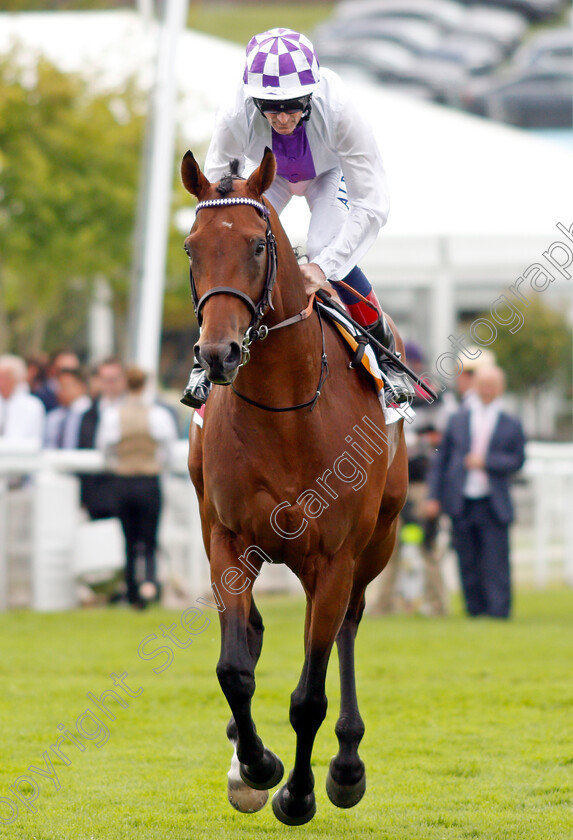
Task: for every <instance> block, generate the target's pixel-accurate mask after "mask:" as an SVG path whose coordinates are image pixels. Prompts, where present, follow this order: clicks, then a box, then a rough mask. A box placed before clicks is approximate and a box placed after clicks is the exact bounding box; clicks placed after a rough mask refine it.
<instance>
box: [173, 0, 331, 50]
mask: <svg viewBox="0 0 573 840" xmlns="http://www.w3.org/2000/svg"><path fill="white" fill-rule="evenodd" d="M333 8H334V3H331V4H328V3H319V4H312V3H311V4H306V3H273V4H270V5H267V4H258V3H246V4H244V5H242V4H241V5H236V4H232V3H222V4H219V3H217V4H215V5H213V4H210V3H191V4H190V7H189V15H188V18H187V22H188V24H189V26H190V27H191V28H192V29H197V30H198V31H199V32H206V33H207V34H208V35H215V36H217V37H218V38H226V39H227V40H229V41H236V43H237V44H241V45H242V46H245V47H246V45H247V43H248V42H249V40H250V39H251V37H252V36H253V35H256V34H257V33H258V32H264V31H265V30H266V29H272V28H274V27H276V26H285V27H288V28H289V29H295V30H297V31H298V32H304V34H305V35H309V36H312V31H313V29H314V27H315V26H316V25H317V24H318V23H320V22H321V21H323V20H326V19H327V18H329V17H330V15H331V14H332V10H333Z"/></svg>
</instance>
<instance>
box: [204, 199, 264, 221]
mask: <svg viewBox="0 0 573 840" xmlns="http://www.w3.org/2000/svg"><path fill="white" fill-rule="evenodd" d="M237 204H248V205H249V206H250V207H254V208H255V210H258V211H259V213H260V214H261V216H263V217H264V218H265V219H266V218H267V217H268V216H269V208H268V207H265V205H264V204H261V202H260V201H256V200H255V199H254V198H246V197H241V198H238V197H237V198H210V199H208V200H207V201H200V202H199V204H197V206H196V207H195V212H196V213H197V212H199V210H202V209H203V208H204V207H225V206H226V207H232V206H233V205H237Z"/></svg>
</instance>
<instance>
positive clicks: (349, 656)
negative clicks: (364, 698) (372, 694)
mask: <svg viewBox="0 0 573 840" xmlns="http://www.w3.org/2000/svg"><path fill="white" fill-rule="evenodd" d="M363 608H364V599H363V598H362V604H361V606H360V607H359V609H358V611H354V610H350V609H349V611H348V613H347V614H346V617H345V619H344V621H343V623H342V627H341V628H340V632H339V633H338V636H337V638H336V645H337V648H338V661H339V669H340V716H339V718H338V721H337V723H336V727H335V732H336V737H337V738H338V744H339V748H338V754H337V755H336V756H335V757H334V758H333V759H332V761H331V762H330V767H329V770H328V775H327V778H326V792H327V793H328V797H329V799H330V801H331V802H332V803H333V804H334V805H336V806H338V807H339V808H352V806H353V805H356V804H357V803H358V802H360V800H361V799H362V797H363V796H364V791H365V790H366V773H365V770H364V764H363V762H362V761H361V759H360V756H359V755H358V745H359V744H360V741H361V740H362V736H363V735H364V721H363V720H362V718H361V717H360V712H359V710H358V698H357V695H356V677H355V671H354V642H355V639H356V633H357V631H358V624H359V621H360V618H361V615H362V611H363Z"/></svg>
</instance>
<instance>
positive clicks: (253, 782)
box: [239, 748, 285, 790]
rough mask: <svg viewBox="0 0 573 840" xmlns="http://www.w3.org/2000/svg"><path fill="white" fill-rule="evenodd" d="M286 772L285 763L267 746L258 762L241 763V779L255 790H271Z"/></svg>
mask: <svg viewBox="0 0 573 840" xmlns="http://www.w3.org/2000/svg"><path fill="white" fill-rule="evenodd" d="M284 772H285V769H284V767H283V763H282V761H281V760H280V758H279V757H278V755H275V754H274V753H273V752H271V751H270V750H267V749H266V748H265V752H264V754H263V757H262V759H261V760H260V761H259V762H257V764H251V765H249V766H247V765H246V764H240V765H239V773H240V774H241V779H242V780H243V781H244V783H245V784H246V785H248V786H249V787H251V788H254V789H255V790H270V788H273V787H275V785H278V783H279V782H280V780H281V779H282V777H283V776H284Z"/></svg>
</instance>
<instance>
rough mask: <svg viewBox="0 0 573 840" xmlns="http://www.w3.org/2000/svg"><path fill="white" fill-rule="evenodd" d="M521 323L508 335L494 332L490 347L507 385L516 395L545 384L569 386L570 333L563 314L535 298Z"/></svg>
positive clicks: (571, 342) (572, 338) (539, 387)
mask: <svg viewBox="0 0 573 840" xmlns="http://www.w3.org/2000/svg"><path fill="white" fill-rule="evenodd" d="M523 316H524V319H525V320H524V323H523V325H522V326H521V328H520V329H519V330H517V331H516V332H515V333H511V332H509V331H508V330H501V329H500V330H498V335H497V338H496V340H495V342H494V343H493V344H492V345H491V348H490V349H491V350H493V351H494V353H495V355H496V357H497V361H498V364H499V366H500V367H502V368H503V370H504V371H505V373H506V376H507V386H508V389H509V390H510V391H513V392H514V393H516V394H520V395H525V394H527V393H528V392H529V391H531V390H534V391H539V390H541V389H542V388H543V387H544V386H546V385H548V384H557V385H561V386H566V387H567V388H568V387H569V383H570V382H571V359H572V355H573V350H572V344H573V334H572V332H571V327H570V326H569V324H568V322H567V318H566V316H565V314H564V313H563V312H561V311H557V310H556V309H553V308H551V307H549V306H547V305H545V304H544V303H542V302H541V301H540V300H539V298H537V299H534V300H531V301H530V303H529V306H527V307H524V309H523Z"/></svg>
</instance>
